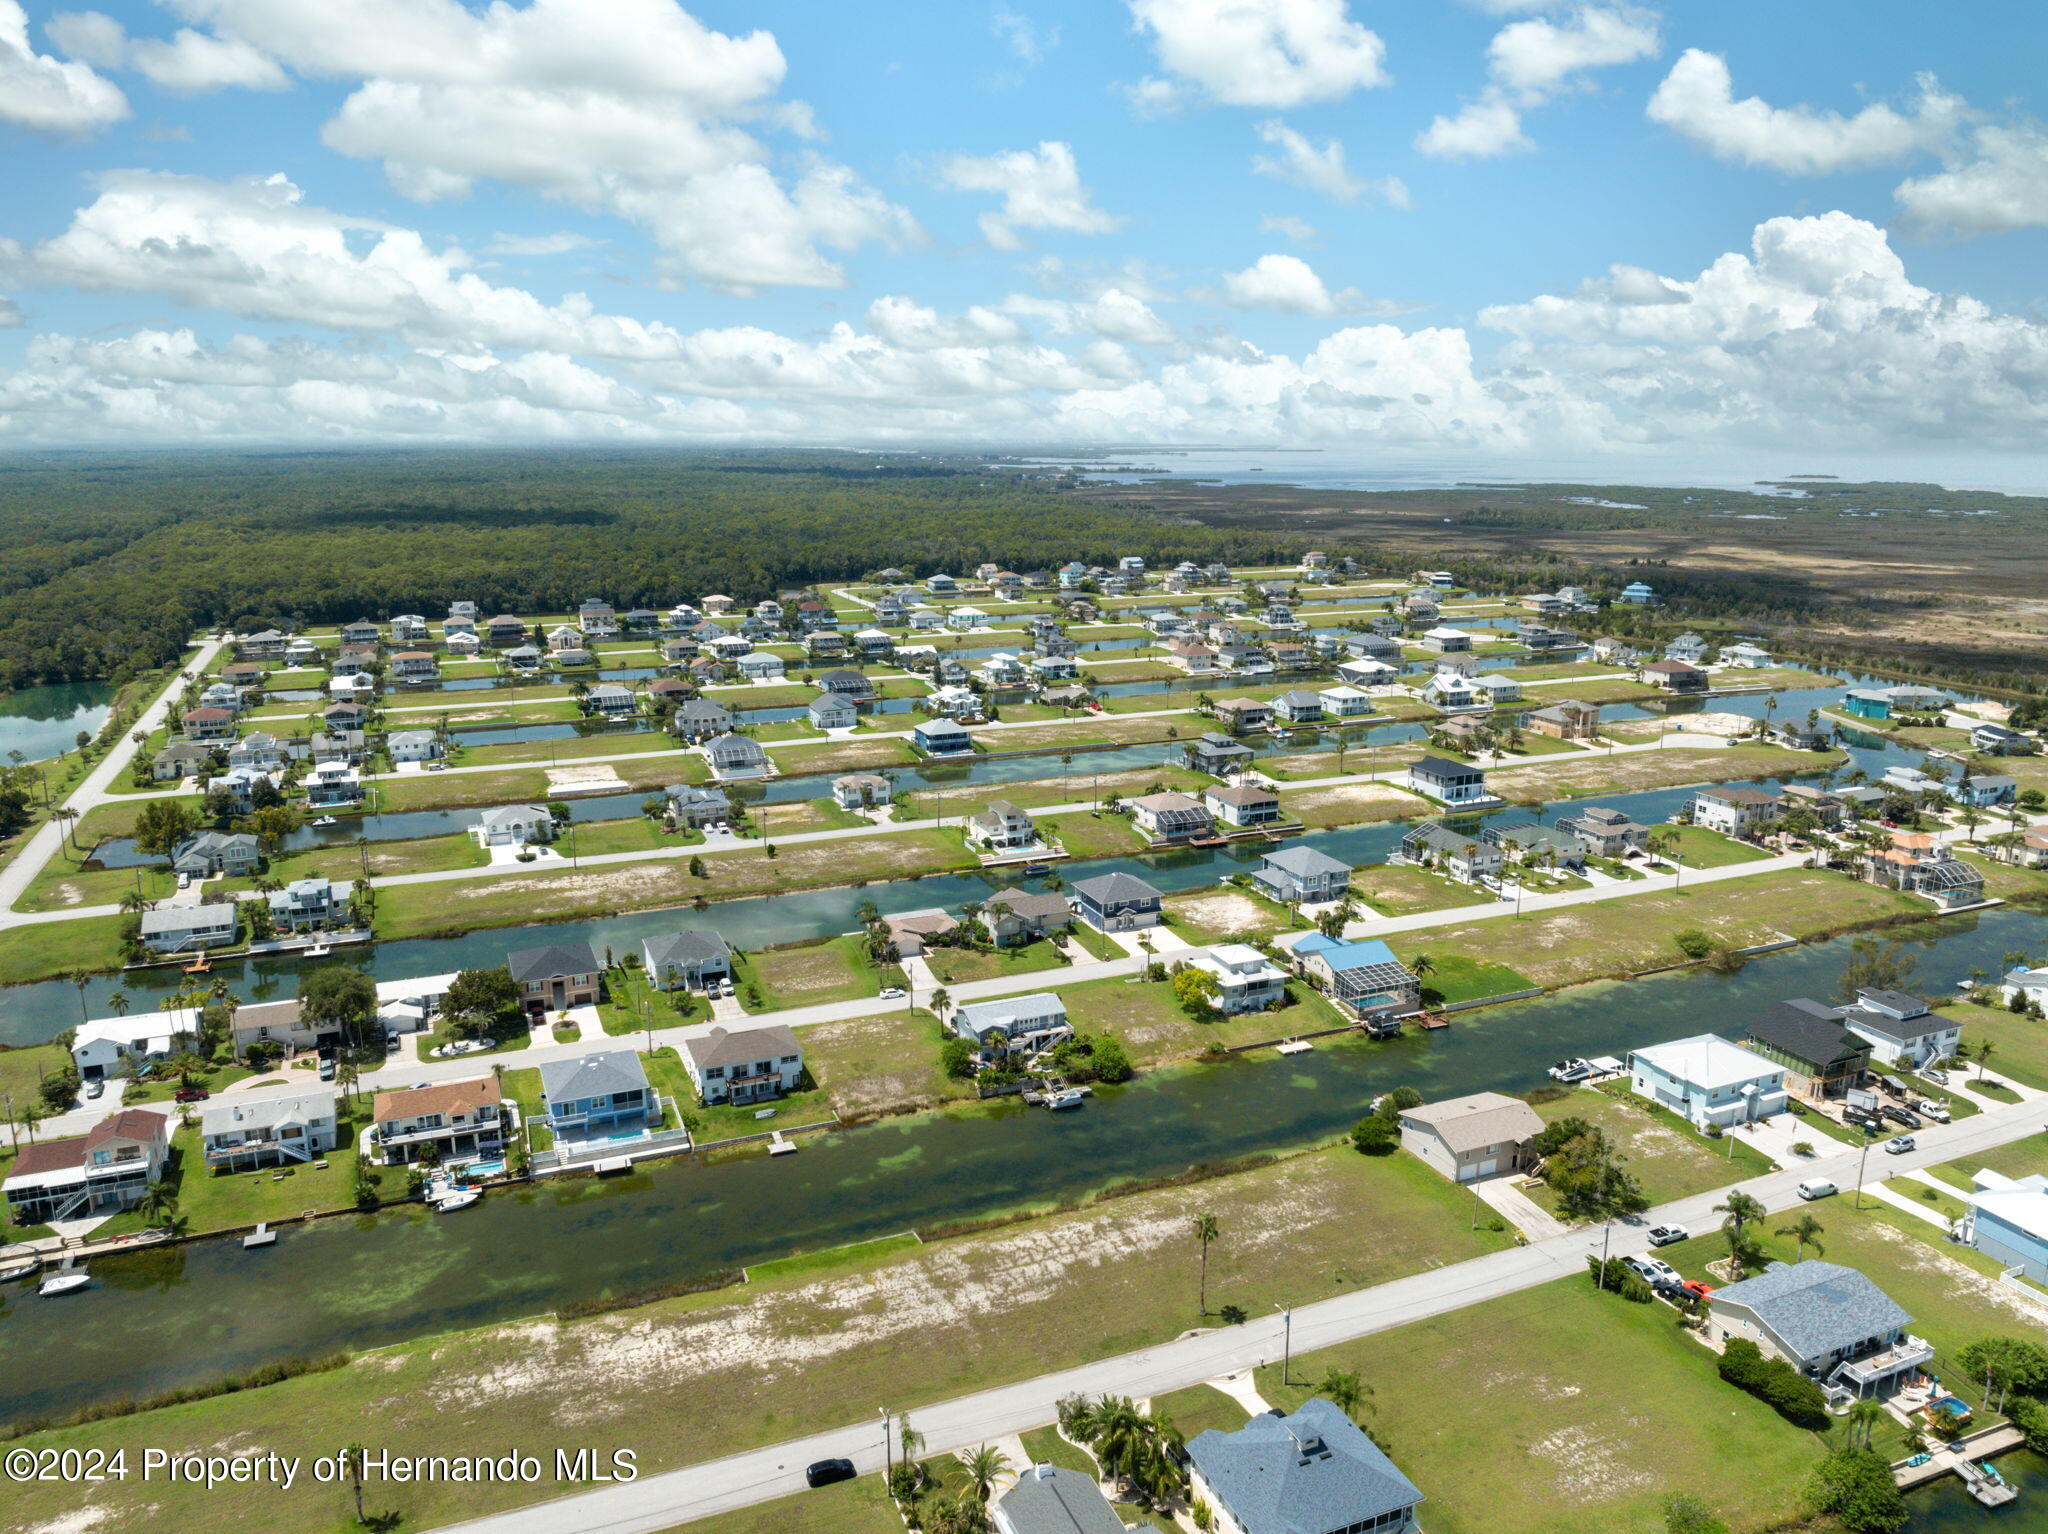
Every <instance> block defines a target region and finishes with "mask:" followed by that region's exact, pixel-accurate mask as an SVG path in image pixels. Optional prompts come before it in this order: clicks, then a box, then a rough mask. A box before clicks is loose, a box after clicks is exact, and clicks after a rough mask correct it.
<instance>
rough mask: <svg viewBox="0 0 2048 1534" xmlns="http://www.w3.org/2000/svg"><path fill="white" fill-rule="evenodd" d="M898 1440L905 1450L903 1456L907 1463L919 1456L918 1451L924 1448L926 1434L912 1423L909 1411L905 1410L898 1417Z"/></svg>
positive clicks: (898, 1444) (900, 1446)
mask: <svg viewBox="0 0 2048 1534" xmlns="http://www.w3.org/2000/svg"><path fill="white" fill-rule="evenodd" d="M896 1442H897V1446H898V1447H899V1448H901V1449H902V1451H903V1458H904V1461H905V1462H906V1463H907V1462H909V1461H910V1460H913V1459H915V1458H917V1455H918V1451H919V1450H921V1449H922V1448H924V1434H922V1433H920V1432H919V1431H918V1430H917V1429H916V1428H914V1427H912V1426H911V1425H910V1414H909V1413H908V1412H904V1413H902V1414H901V1415H899V1416H898V1417H897V1418H896Z"/></svg>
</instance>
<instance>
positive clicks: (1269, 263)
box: [1223, 255, 1358, 314]
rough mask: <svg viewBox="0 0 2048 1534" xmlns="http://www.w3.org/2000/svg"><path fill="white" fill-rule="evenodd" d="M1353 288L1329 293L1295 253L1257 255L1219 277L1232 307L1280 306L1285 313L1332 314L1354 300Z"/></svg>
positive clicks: (1277, 307)
mask: <svg viewBox="0 0 2048 1534" xmlns="http://www.w3.org/2000/svg"><path fill="white" fill-rule="evenodd" d="M1357 297H1358V294H1357V292H1356V290H1355V289H1349V288H1347V289H1346V290H1345V291H1344V292H1343V293H1341V294H1333V293H1332V292H1331V291H1330V290H1329V289H1328V288H1327V287H1325V286H1324V285H1323V279H1322V278H1321V277H1318V276H1317V275H1316V272H1315V268H1314V267H1312V266H1310V265H1309V264H1308V263H1307V262H1306V261H1304V260H1302V259H1301V257H1299V256H1286V255H1269V256H1261V257H1259V259H1258V260H1256V261H1254V262H1253V263H1252V264H1251V265H1250V266H1248V267H1246V268H1245V269H1244V270H1243V271H1241V272H1229V273H1226V274H1225V275H1224V278H1223V301H1224V302H1225V303H1226V304H1229V305H1230V306H1231V307H1232V308H1234V309H1280V310H1284V311H1285V312H1287V313H1289V314H1335V313H1336V312H1337V311H1338V310H1339V309H1344V308H1350V307H1351V306H1352V304H1353V303H1355V302H1356V300H1357Z"/></svg>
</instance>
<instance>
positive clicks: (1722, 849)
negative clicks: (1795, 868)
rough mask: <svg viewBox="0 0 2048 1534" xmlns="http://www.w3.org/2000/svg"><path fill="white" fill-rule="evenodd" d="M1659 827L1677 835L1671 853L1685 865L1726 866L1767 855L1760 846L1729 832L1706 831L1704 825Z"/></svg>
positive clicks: (1665, 832) (1749, 861) (1664, 831)
mask: <svg viewBox="0 0 2048 1534" xmlns="http://www.w3.org/2000/svg"><path fill="white" fill-rule="evenodd" d="M1661 829H1662V831H1663V834H1664V835H1666V836H1671V837H1676V838H1677V839H1678V846H1677V848H1676V850H1675V851H1674V852H1673V853H1672V856H1673V857H1675V858H1677V860H1678V861H1679V862H1681V863H1683V864H1684V865H1685V866H1686V867H1687V868H1725V867H1727V866H1728V865H1729V864H1731V863H1754V862H1755V861H1757V859H1759V858H1767V857H1769V856H1770V854H1769V853H1768V852H1766V851H1764V849H1763V848H1761V847H1752V846H1750V845H1749V844H1748V843H1747V842H1739V841H1737V840H1735V838H1734V837H1732V836H1723V835H1722V834H1721V833H1720V832H1719V831H1709V830H1708V829H1707V828H1706V827H1705V826H1665V827H1662V828H1661Z"/></svg>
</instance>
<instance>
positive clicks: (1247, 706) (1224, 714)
mask: <svg viewBox="0 0 2048 1534" xmlns="http://www.w3.org/2000/svg"><path fill="white" fill-rule="evenodd" d="M1216 717H1217V718H1218V719H1220V720H1221V721H1223V723H1224V725H1225V726H1226V727H1227V728H1228V729H1229V730H1230V732H1231V733H1232V734H1233V735H1243V734H1247V733H1249V732H1250V731H1252V730H1263V729H1265V728H1266V727H1267V726H1268V725H1270V724H1271V723H1272V722H1273V705H1272V704H1270V703H1265V702H1261V701H1259V700H1257V699H1253V698H1225V699H1224V700H1223V701H1222V702H1221V703H1218V704H1217V705H1216Z"/></svg>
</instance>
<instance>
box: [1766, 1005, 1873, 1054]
mask: <svg viewBox="0 0 2048 1534" xmlns="http://www.w3.org/2000/svg"><path fill="white" fill-rule="evenodd" d="M1749 1037H1750V1040H1751V1041H1752V1042H1754V1043H1757V1044H1762V1045H1765V1046H1766V1047H1768V1048H1771V1049H1775V1050H1777V1051H1778V1052H1779V1053H1780V1054H1783V1055H1786V1056H1789V1057H1790V1058H1792V1059H1794V1060H1803V1061H1805V1062H1806V1063H1808V1064H1809V1065H1817V1066H1818V1065H1833V1064H1836V1063H1837V1062H1839V1061H1841V1060H1843V1059H1846V1058H1848V1057H1850V1056H1853V1055H1859V1054H1861V1055H1867V1054H1869V1052H1870V1050H1869V1046H1868V1045H1866V1044H1864V1043H1862V1042H1861V1041H1860V1040H1858V1039H1854V1038H1851V1037H1850V1035H1849V1030H1848V1029H1846V1028H1844V1027H1843V1026H1842V1024H1841V1020H1840V1014H1839V1013H1838V1012H1836V1011H1835V1009H1834V1008H1833V1007H1824V1006H1822V1005H1821V1004H1820V1003H1819V1002H1817V1001H1808V1000H1807V999H1805V998H1804V997H1800V998H1798V999H1796V1000H1793V1001H1780V1002H1775V1003H1773V1004H1772V1006H1771V1009H1770V1010H1769V1011H1768V1012H1766V1013H1765V1014H1764V1015H1763V1016H1762V1017H1760V1018H1758V1019H1757V1020H1756V1021H1755V1022H1753V1023H1751V1024H1750V1025H1749Z"/></svg>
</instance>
